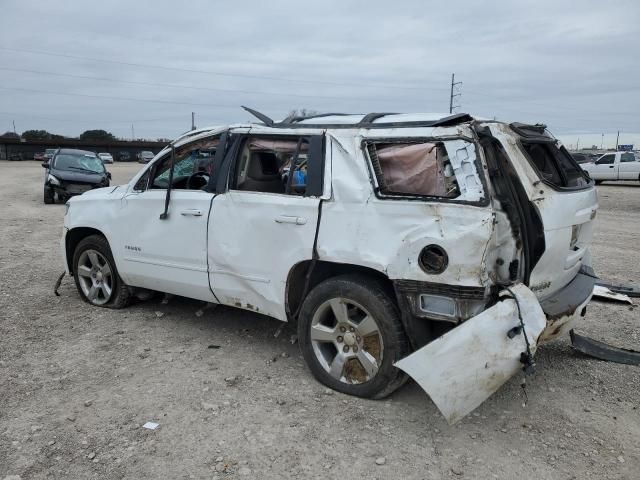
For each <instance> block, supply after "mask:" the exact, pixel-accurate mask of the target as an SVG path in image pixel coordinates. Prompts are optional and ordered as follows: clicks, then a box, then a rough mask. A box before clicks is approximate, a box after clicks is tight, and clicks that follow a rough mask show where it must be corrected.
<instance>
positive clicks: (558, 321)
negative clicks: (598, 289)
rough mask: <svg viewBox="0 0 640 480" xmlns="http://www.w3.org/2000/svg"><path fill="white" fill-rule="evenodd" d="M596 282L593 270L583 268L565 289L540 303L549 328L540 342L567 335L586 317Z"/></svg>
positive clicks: (546, 328) (541, 336)
mask: <svg viewBox="0 0 640 480" xmlns="http://www.w3.org/2000/svg"><path fill="white" fill-rule="evenodd" d="M595 282H596V279H595V273H594V272H593V269H592V268H591V267H587V266H583V267H582V268H581V269H580V271H579V272H578V274H577V275H576V276H575V277H574V279H573V280H571V282H569V283H568V284H567V285H566V286H565V287H564V288H562V289H561V290H559V291H558V292H556V293H554V294H553V295H552V296H550V297H548V298H546V299H544V300H542V301H541V302H540V306H541V307H542V311H543V312H544V313H545V316H546V317H547V326H546V327H545V329H544V331H543V332H542V334H541V335H540V338H539V339H538V342H545V341H548V340H552V339H554V338H556V337H558V336H560V335H563V334H565V333H567V332H568V331H569V330H571V329H572V328H573V326H574V325H575V323H576V321H577V320H578V319H579V318H580V317H584V315H585V313H586V306H587V304H588V303H589V302H590V301H591V296H592V295H593V287H594V285H595Z"/></svg>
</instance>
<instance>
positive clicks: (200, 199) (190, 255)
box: [115, 137, 218, 302]
mask: <svg viewBox="0 0 640 480" xmlns="http://www.w3.org/2000/svg"><path fill="white" fill-rule="evenodd" d="M217 142H218V139H217V137H215V138H211V137H208V138H205V139H199V140H195V141H191V142H189V143H187V144H186V145H181V146H178V147H176V149H175V152H174V153H173V156H172V154H171V153H167V154H166V155H164V156H163V157H162V158H160V159H158V160H157V161H156V162H154V164H153V165H152V167H151V168H150V169H149V170H148V173H147V174H146V175H145V177H146V178H145V177H143V178H141V179H140V181H139V182H138V184H137V185H136V186H135V187H134V188H133V189H132V191H130V192H129V193H128V194H127V195H126V196H125V197H124V198H123V200H122V208H121V211H120V220H119V222H118V224H120V225H124V228H123V229H122V231H120V232H115V236H116V237H118V238H117V241H116V242H115V243H117V247H116V248H118V249H119V250H120V252H119V255H118V257H119V258H122V259H123V261H122V262H121V265H118V269H119V271H120V274H121V275H122V277H123V278H124V279H125V281H126V282H127V283H128V284H130V285H133V286H137V287H144V288H149V289H152V290H158V291H161V292H167V293H172V294H176V295H182V296H185V297H190V298H196V299H200V300H204V301H211V302H215V301H216V299H215V296H214V295H213V292H212V291H211V288H210V286H209V276H208V273H207V228H208V217H209V210H210V208H211V202H212V200H213V197H214V194H213V193H209V192H207V191H205V190H203V188H206V186H207V184H208V177H209V173H210V168H209V167H210V165H211V162H212V160H213V158H214V157H213V153H214V151H215V148H216V146H217ZM172 158H174V163H175V167H174V171H173V178H172V182H171V184H172V189H171V196H170V202H169V206H168V211H167V215H166V216H165V215H162V214H163V213H164V210H165V199H166V194H167V187H168V185H169V178H170V177H171V162H172ZM161 216H162V218H161Z"/></svg>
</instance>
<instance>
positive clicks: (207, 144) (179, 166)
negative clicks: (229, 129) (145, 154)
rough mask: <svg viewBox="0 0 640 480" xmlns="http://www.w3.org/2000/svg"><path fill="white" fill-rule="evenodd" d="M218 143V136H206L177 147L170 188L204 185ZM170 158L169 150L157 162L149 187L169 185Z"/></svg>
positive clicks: (195, 187)
mask: <svg viewBox="0 0 640 480" xmlns="http://www.w3.org/2000/svg"><path fill="white" fill-rule="evenodd" d="M219 143H220V139H219V138H206V139H203V140H199V141H196V142H192V143H188V144H186V145H181V146H180V147H177V148H176V150H175V157H174V161H175V167H174V171H173V185H172V186H171V188H172V189H188V190H199V189H202V188H203V187H204V186H206V184H207V182H208V179H209V176H210V175H211V174H212V171H213V160H214V157H215V152H216V148H217V147H218V144H219ZM171 160H172V156H171V152H168V153H167V154H166V155H165V156H164V157H163V158H161V159H160V160H159V161H158V162H157V165H156V166H155V168H154V171H153V177H152V181H151V186H150V188H154V189H166V188H167V187H168V186H169V177H170V170H171Z"/></svg>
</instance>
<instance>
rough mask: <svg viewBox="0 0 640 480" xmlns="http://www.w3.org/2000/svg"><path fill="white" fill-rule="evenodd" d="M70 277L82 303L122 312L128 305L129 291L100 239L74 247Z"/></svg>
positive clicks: (111, 256) (109, 252)
mask: <svg viewBox="0 0 640 480" xmlns="http://www.w3.org/2000/svg"><path fill="white" fill-rule="evenodd" d="M73 277H74V279H75V282H76V288H77V289H78V292H79V293H80V296H81V297H82V299H83V300H84V301H85V302H88V303H90V304H92V305H95V306H98V307H107V308H123V307H126V306H127V305H128V303H129V298H130V292H129V287H128V286H127V285H126V284H125V283H124V282H123V281H122V279H121V278H120V275H118V270H117V269H116V264H115V262H114V260H113V255H112V254H111V248H109V243H108V242H107V240H106V239H105V238H104V237H102V236H100V235H91V236H89V237H87V238H85V239H83V240H81V241H80V243H79V244H78V246H77V248H76V250H75V252H74V254H73Z"/></svg>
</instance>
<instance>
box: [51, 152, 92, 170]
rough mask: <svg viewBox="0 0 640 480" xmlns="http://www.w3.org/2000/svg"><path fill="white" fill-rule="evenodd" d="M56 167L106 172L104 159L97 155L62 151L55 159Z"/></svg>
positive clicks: (59, 168) (54, 165)
mask: <svg viewBox="0 0 640 480" xmlns="http://www.w3.org/2000/svg"><path fill="white" fill-rule="evenodd" d="M53 167H54V168H57V169H58V170H78V171H85V172H88V173H104V171H105V170H104V165H103V164H102V161H101V160H100V159H99V158H98V157H95V156H91V155H82V154H71V153H62V154H60V155H57V156H56V158H55V159H54V164H53Z"/></svg>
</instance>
